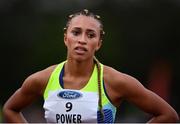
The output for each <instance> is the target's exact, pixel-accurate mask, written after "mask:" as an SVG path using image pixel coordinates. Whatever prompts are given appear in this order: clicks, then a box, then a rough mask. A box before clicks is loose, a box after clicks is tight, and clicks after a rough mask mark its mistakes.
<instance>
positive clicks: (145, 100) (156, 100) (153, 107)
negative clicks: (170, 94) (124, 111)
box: [121, 74, 176, 116]
mask: <svg viewBox="0 0 180 124" xmlns="http://www.w3.org/2000/svg"><path fill="white" fill-rule="evenodd" d="M123 75H124V78H123V79H122V80H121V81H123V89H122V91H123V97H124V98H125V99H126V100H127V101H129V102H131V103H133V104H135V105H136V106H137V107H139V108H140V109H142V110H143V111H145V112H147V113H149V114H152V115H154V116H158V115H168V116H169V115H170V116H174V115H176V112H175V110H174V109H173V108H172V107H171V106H170V105H169V104H168V103H167V102H166V101H164V100H163V99H162V98H161V97H160V96H158V95H157V94H155V93H154V92H152V91H150V90H148V89H147V88H145V87H144V86H143V85H142V84H141V83H140V82H139V81H138V80H137V79H135V78H133V77H131V76H129V75H126V74H123Z"/></svg>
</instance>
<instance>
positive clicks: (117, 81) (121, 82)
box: [104, 66, 144, 97]
mask: <svg viewBox="0 0 180 124" xmlns="http://www.w3.org/2000/svg"><path fill="white" fill-rule="evenodd" d="M104 80H105V82H106V85H108V87H111V88H112V90H114V91H115V92H117V94H121V96H122V97H125V96H126V94H127V93H129V91H131V92H132V91H133V90H134V89H139V88H141V89H144V86H143V85H142V84H141V83H140V82H139V81H138V80H137V79H136V78H134V77H132V76H130V75H128V74H125V73H123V72H120V71H117V70H116V69H114V68H112V67H109V66H104Z"/></svg>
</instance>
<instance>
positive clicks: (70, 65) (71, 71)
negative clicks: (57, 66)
mask: <svg viewBox="0 0 180 124" xmlns="http://www.w3.org/2000/svg"><path fill="white" fill-rule="evenodd" d="M93 69H94V61H93V59H91V60H87V61H76V60H72V59H68V60H67V63H66V64H65V73H66V74H67V75H71V76H78V77H79V76H87V75H89V74H91V73H92V71H93Z"/></svg>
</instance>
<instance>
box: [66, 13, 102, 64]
mask: <svg viewBox="0 0 180 124" xmlns="http://www.w3.org/2000/svg"><path fill="white" fill-rule="evenodd" d="M64 42H65V45H66V46H67V50H68V57H70V58H74V59H78V60H85V59H89V58H92V57H93V56H94V54H95V51H97V50H98V49H99V48H100V46H101V40H100V23H99V22H98V21H97V20H96V19H94V18H93V17H87V16H83V15H78V16H76V17H74V18H72V20H71V21H70V23H69V27H68V28H67V32H66V33H65V35H64Z"/></svg>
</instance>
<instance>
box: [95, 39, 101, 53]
mask: <svg viewBox="0 0 180 124" xmlns="http://www.w3.org/2000/svg"><path fill="white" fill-rule="evenodd" d="M101 45H102V40H100V41H99V42H98V45H97V47H96V51H98V50H99V49H100V48H101Z"/></svg>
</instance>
